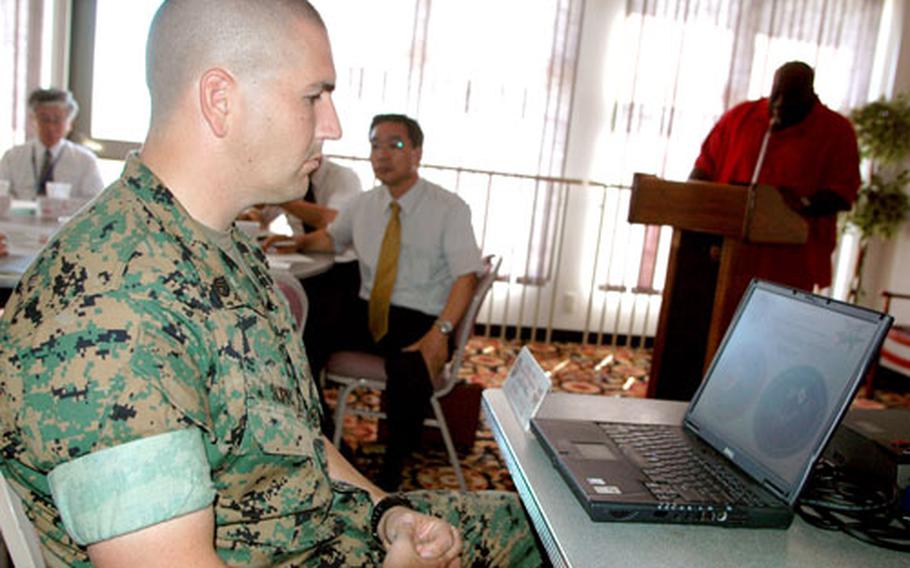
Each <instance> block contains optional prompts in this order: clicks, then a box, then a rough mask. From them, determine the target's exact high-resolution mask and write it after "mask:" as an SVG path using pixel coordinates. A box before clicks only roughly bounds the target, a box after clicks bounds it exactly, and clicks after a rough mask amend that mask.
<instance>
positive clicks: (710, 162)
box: [695, 99, 860, 290]
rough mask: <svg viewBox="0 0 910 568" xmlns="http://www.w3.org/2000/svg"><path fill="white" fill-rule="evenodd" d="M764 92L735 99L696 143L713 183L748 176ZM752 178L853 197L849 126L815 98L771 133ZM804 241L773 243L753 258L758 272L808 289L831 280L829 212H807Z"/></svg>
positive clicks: (761, 126)
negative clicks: (796, 118) (797, 118)
mask: <svg viewBox="0 0 910 568" xmlns="http://www.w3.org/2000/svg"><path fill="white" fill-rule="evenodd" d="M769 122H770V117H769V115H768V99H760V100H757V101H750V102H745V103H742V104H740V105H738V106H736V107H734V108H732V109H730V110H729V111H728V112H727V113H726V114H724V115H723V116H722V117H721V119H720V120H719V121H718V122H717V124H716V125H715V126H714V128H713V129H712V130H711V133H710V134H708V137H707V138H706V139H705V142H704V144H702V147H701V155H700V156H699V157H698V159H697V160H696V161H695V167H696V168H699V169H701V170H703V171H705V172H707V173H708V175H709V176H710V179H711V180H712V181H716V182H719V183H743V184H748V183H749V182H750V181H752V172H753V170H754V169H755V164H756V162H757V161H758V153H759V151H760V150H761V143H762V138H763V137H764V135H765V132H766V131H767V130H768V123H769ZM758 182H759V183H761V184H766V185H773V186H775V187H786V188H789V189H791V190H793V191H794V192H795V193H796V195H797V196H799V197H811V196H812V195H813V194H815V193H816V192H817V191H819V190H823V189H825V190H829V191H833V192H835V193H837V194H838V195H840V196H841V197H843V198H844V200H846V201H847V203H853V201H854V200H855V199H856V193H857V191H858V190H859V185H860V177H859V152H858V150H857V146H856V135H855V134H854V133H853V126H852V125H851V124H850V122H849V121H848V120H847V119H846V118H844V117H843V116H841V115H839V114H837V113H836V112H834V111H832V110H830V109H829V108H828V107H826V106H825V105H823V104H821V103H820V102H816V103H815V106H814V107H813V108H812V110H811V111H810V112H809V115H808V116H807V117H806V118H805V119H804V120H803V121H802V122H800V123H799V124H795V125H793V126H790V127H788V128H784V129H782V130H777V131H774V132H772V133H771V138H770V140H769V141H768V150H767V153H766V155H765V161H764V163H763V165H762V169H761V173H760V174H759V176H758ZM806 220H807V221H808V222H809V238H808V240H807V242H806V244H804V245H797V246H775V247H773V249H774V250H773V252H772V253H771V254H769V255H767V258H763V259H762V260H761V262H760V269H759V273H758V274H756V276H758V277H759V278H766V279H769V280H774V281H777V282H781V283H784V284H790V285H793V286H798V287H800V288H805V289H807V290H811V289H812V285H813V284H817V285H818V286H819V287H822V288H824V287H825V286H828V285H829V284H830V283H831V253H832V252H833V251H834V246H835V244H836V242H837V235H836V230H837V216H836V215H829V216H826V217H811V218H807V219H806Z"/></svg>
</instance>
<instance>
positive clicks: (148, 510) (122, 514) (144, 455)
mask: <svg viewBox="0 0 910 568" xmlns="http://www.w3.org/2000/svg"><path fill="white" fill-rule="evenodd" d="M48 482H49V484H50V489H51V495H52V496H53V498H54V504H55V505H56V506H57V509H58V510H59V511H60V516H61V518H62V520H63V525H64V526H65V527H66V530H67V532H68V533H69V535H70V536H71V537H72V538H73V540H75V541H76V542H77V543H78V544H80V545H83V546H85V545H88V544H93V543H96V542H100V541H102V540H108V539H110V538H114V537H117V536H120V535H123V534H126V533H130V532H134V531H137V530H140V529H143V528H147V527H150V526H152V525H156V524H159V523H162V522H165V521H168V520H170V519H174V518H176V517H179V516H181V515H186V514H188V513H192V512H193V511H198V510H200V509H203V508H205V507H208V506H210V505H211V504H212V502H213V501H214V498H215V489H214V486H213V484H212V478H211V469H210V468H209V464H208V461H207V460H206V456H205V446H204V444H203V441H202V431H201V430H199V429H198V428H192V427H191V428H185V429H182V430H177V431H174V432H168V433H165V434H159V435H157V436H152V437H149V438H142V439H139V440H134V441H132V442H128V443H126V444H121V445H119V446H114V447H112V448H108V449H105V450H101V451H99V452H95V453H91V454H88V455H85V456H82V457H80V458H77V459H75V460H72V461H69V462H66V463H64V464H61V465H59V466H57V467H56V468H54V469H53V471H51V472H50V475H49V476H48Z"/></svg>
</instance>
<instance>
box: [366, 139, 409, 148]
mask: <svg viewBox="0 0 910 568" xmlns="http://www.w3.org/2000/svg"><path fill="white" fill-rule="evenodd" d="M370 147H371V148H372V149H373V150H378V149H379V148H381V147H385V148H388V149H390V150H404V140H402V139H401V138H393V139H391V140H388V141H383V140H370Z"/></svg>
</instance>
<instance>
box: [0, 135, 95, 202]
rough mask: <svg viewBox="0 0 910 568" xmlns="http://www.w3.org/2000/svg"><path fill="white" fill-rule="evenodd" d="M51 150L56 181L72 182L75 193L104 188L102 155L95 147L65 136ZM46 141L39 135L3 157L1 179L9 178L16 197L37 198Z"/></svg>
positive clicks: (90, 193) (85, 195) (85, 194)
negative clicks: (93, 148)
mask: <svg viewBox="0 0 910 568" xmlns="http://www.w3.org/2000/svg"><path fill="white" fill-rule="evenodd" d="M50 150H51V160H52V161H53V163H54V181H62V182H67V183H70V184H72V190H71V193H70V196H71V197H79V198H83V199H87V198H91V197H94V196H95V195H97V194H98V193H100V192H101V190H102V189H104V182H103V181H102V180H101V172H100V171H99V169H98V159H97V158H96V157H95V154H93V153H92V151H91V150H89V149H88V148H86V147H85V146H82V145H80V144H75V143H73V142H70V141H69V140H66V139H63V140H61V141H60V142H58V143H57V145H56V146H54V147H53V148H51V149H50ZM43 162H44V145H42V144H41V142H40V141H38V140H37V139H35V140H30V141H28V142H26V143H25V144H21V145H19V146H14V147H13V148H10V149H9V150H7V152H6V153H5V154H4V155H3V158H2V159H0V179H5V180H9V182H10V195H11V196H12V197H13V198H15V199H32V200H33V199H35V197H36V195H35V183H36V182H37V179H38V176H40V175H41V166H42V164H43Z"/></svg>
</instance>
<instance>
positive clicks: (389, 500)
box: [370, 493, 414, 545]
mask: <svg viewBox="0 0 910 568" xmlns="http://www.w3.org/2000/svg"><path fill="white" fill-rule="evenodd" d="M392 507H407V508H408V509H413V508H414V506H413V505H412V504H411V501H410V500H409V499H408V498H407V497H405V496H404V495H402V494H401V493H392V494H391V495H386V496H385V497H383V498H382V499H380V500H379V502H378V503H376V504H375V505H373V512H372V513H370V530H371V531H372V532H373V538H375V539H376V540H377V541H378V542H379V543H380V544H382V545H385V544H386V542H385V541H384V540H383V539H382V535H380V534H379V525H380V523H382V516H383V515H385V514H386V512H387V511H388V510H389V509H391V508H392Z"/></svg>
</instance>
